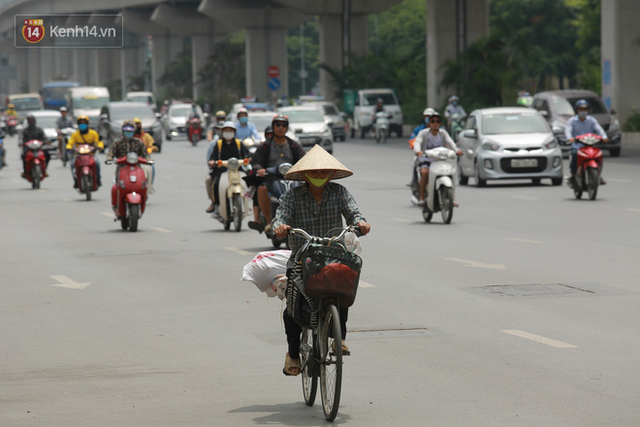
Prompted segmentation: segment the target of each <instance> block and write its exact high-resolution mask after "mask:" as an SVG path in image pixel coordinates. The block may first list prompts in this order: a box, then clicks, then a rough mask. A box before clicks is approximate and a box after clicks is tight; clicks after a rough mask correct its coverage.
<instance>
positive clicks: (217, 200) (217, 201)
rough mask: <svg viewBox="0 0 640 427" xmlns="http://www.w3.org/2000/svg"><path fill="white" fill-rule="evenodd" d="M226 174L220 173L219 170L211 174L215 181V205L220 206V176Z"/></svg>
mask: <svg viewBox="0 0 640 427" xmlns="http://www.w3.org/2000/svg"><path fill="white" fill-rule="evenodd" d="M223 173H224V172H220V171H218V170H214V171H213V172H211V178H212V179H213V194H212V195H213V204H214V205H219V204H220V196H219V195H218V190H219V188H220V176H221V175H222V174H223Z"/></svg>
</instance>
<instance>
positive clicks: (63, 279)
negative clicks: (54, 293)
mask: <svg viewBox="0 0 640 427" xmlns="http://www.w3.org/2000/svg"><path fill="white" fill-rule="evenodd" d="M49 277H51V278H52V279H53V280H57V281H58V282H60V283H56V284H54V285H50V286H55V287H58V288H68V289H78V290H80V291H81V290H83V289H85V288H86V287H87V286H89V285H90V284H91V282H82V283H79V282H76V281H75V280H73V279H70V278H68V277H67V276H49Z"/></svg>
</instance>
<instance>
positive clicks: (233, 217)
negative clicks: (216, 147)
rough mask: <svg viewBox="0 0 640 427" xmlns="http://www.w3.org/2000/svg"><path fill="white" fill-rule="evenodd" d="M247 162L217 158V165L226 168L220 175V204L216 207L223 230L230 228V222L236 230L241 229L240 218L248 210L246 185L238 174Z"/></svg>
mask: <svg viewBox="0 0 640 427" xmlns="http://www.w3.org/2000/svg"><path fill="white" fill-rule="evenodd" d="M248 164H249V160H248V159H236V158H235V157H232V158H230V159H229V160H218V167H223V168H227V171H226V172H225V173H223V174H222V175H221V176H220V184H219V194H220V206H219V208H218V210H219V215H220V222H222V224H223V225H224V229H225V230H229V229H230V228H231V223H233V227H234V229H235V230H236V231H240V230H241V229H242V220H243V219H244V217H245V216H246V215H247V213H248V212H249V208H248V205H247V199H246V198H245V197H244V195H245V193H246V192H247V186H246V184H245V182H244V180H243V179H242V177H241V176H240V169H241V168H242V167H243V166H247V165H248Z"/></svg>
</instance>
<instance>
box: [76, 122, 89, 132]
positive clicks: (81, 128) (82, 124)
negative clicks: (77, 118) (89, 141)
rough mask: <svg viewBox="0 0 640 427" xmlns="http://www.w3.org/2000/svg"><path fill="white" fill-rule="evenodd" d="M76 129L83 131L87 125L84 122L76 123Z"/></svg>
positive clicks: (87, 127)
mask: <svg viewBox="0 0 640 427" xmlns="http://www.w3.org/2000/svg"><path fill="white" fill-rule="evenodd" d="M78 129H80V130H81V131H82V132H84V131H85V130H87V129H89V125H88V124H86V123H80V124H79V125H78Z"/></svg>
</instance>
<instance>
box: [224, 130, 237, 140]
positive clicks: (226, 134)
mask: <svg viewBox="0 0 640 427" xmlns="http://www.w3.org/2000/svg"><path fill="white" fill-rule="evenodd" d="M234 136H236V134H235V133H233V132H230V131H226V132H222V137H223V138H224V139H226V140H229V139H233V137H234Z"/></svg>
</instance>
